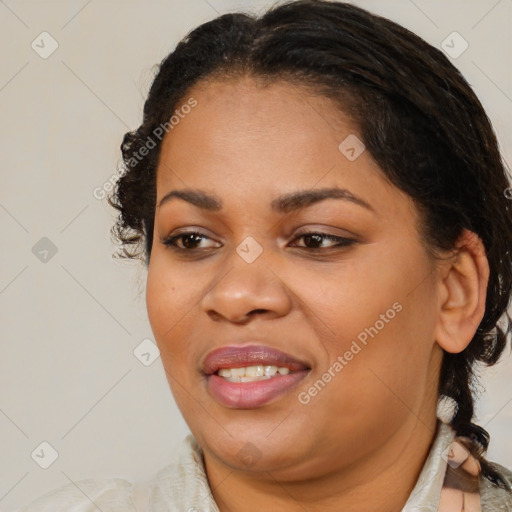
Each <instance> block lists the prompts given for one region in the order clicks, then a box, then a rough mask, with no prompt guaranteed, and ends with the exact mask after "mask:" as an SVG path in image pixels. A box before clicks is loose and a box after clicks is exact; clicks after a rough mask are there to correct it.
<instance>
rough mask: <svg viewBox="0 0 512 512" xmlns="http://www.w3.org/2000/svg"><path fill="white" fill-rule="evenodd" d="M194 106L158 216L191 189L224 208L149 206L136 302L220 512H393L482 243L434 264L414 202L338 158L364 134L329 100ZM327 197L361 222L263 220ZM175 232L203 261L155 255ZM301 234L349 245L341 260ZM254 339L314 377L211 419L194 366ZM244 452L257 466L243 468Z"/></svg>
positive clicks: (160, 175)
mask: <svg viewBox="0 0 512 512" xmlns="http://www.w3.org/2000/svg"><path fill="white" fill-rule="evenodd" d="M188 97H194V98H195V99H196V100H197V102H198V105H197V106H196V107H195V108H194V109H193V110H192V112H191V113H190V114H188V115H187V116H186V117H185V118H184V119H182V120H181V121H180V123H179V124H178V125H177V126H175V127H174V128H173V130H172V131H170V132H169V134H168V135H166V137H165V139H164V141H163V145H162V150H161V155H160V162H159V167H158V170H157V205H158V204H159V202H160V200H161V199H162V198H163V197H164V196H165V195H166V194H167V193H168V192H170V191H171V190H178V189H179V190H183V189H188V188H190V189H201V190H203V191H205V192H207V193H208V194H214V195H215V196H217V197H218V198H219V199H220V200H221V201H222V203H223V206H222V209H220V210H218V211H208V210H203V209H201V208H198V207H197V206H195V205H193V204H191V203H189V202H187V201H184V200H182V199H179V198H175V199H172V200H169V201H167V202H166V203H165V204H163V205H162V206H161V207H157V209H156V214H155V225H154V243H153V247H152V254H151V259H150V263H149V268H148V277H147V292H146V300H147V309H148V315H149V320H150V323H151V327H152V330H153V333H154V335H155V339H156V342H157V344H158V346H159V349H160V351H161V357H162V362H163V365H164V368H165V371H166V375H167V379H168V381H169V384H170V386H171V389H172V392H173V395H174V397H175V399H176V402H177V404H178V406H179V408H180V410H181V412H182V414H183V417H184V418H185V420H186V422H187V424H188V425H189V427H190V430H191V432H192V434H193V435H194V437H195V439H196V440H197V441H198V443H199V445H200V446H201V447H202V449H203V451H204V462H205V467H206V472H207V476H208V479H209V482H210V487H211V488H212V490H213V495H214V498H215V500H216V502H217V504H218V506H219V509H220V510H221V511H222V512H227V511H245V512H250V511H261V510H266V508H265V507H268V508H267V509H270V508H271V509H275V510H290V511H295V510H297V511H302V510H308V511H320V510H322V511H327V512H328V511H331V510H333V511H334V510H336V511H337V510H345V511H356V510H357V511H359V512H364V511H372V512H373V511H375V510H380V511H383V512H384V511H399V510H401V508H402V507H403V505H404V503H405V502H406V500H407V498H408V496H409V494H410V492H411V491H412V489H413V487H414V485H415V482H416V480H417V477H418V475H419V472H420V471H421V468H422V466H423V463H424V461H425V458H426V456H427V454H428V451H429V449H430V446H431V443H432V440H433V437H434V435H435V430H436V414H435V408H436V402H437V386H438V378H439V370H440V365H441V361H442V354H443V350H442V349H444V350H447V351H450V352H458V351H461V350H463V348H464V347H465V346H466V345H467V344H468V343H469V341H470V340H471V338H472V336H473V334H474V332H475V330H476V328H477V327H478V324H479V322H480V320H481V318H482V316H483V312H484V309H483V308H484V305H485V291H486V286H487V279H488V265H487V259H486V258H485V252H484V251H483V246H482V244H481V242H480V240H479V239H478V238H477V237H476V236H475V235H473V234H472V233H470V232H467V231H466V232H464V233H463V236H461V238H460V240H459V242H458V245H457V251H456V252H454V253H453V254H446V255H444V256H445V257H444V258H443V259H442V260H435V259H433V258H432V257H431V256H430V255H429V252H428V251H427V249H426V248H425V246H424V245H423V243H422V241H421V239H420V235H419V227H418V214H417V210H416V207H415V205H414V203H413V201H412V200H411V198H410V197H409V196H407V195H406V194H405V193H403V192H401V191H400V190H399V189H398V188H396V187H395V186H393V185H392V184H390V183H389V182H388V181H387V180H386V178H385V177H384V175H383V173H382V171H381V170H380V169H379V167H378V165H377V164H376V163H375V161H374V160H373V159H372V157H371V155H370V154H369V152H368V151H364V152H363V153H362V154H361V155H360V156H359V157H358V158H357V159H356V160H354V161H350V160H349V159H347V158H346V157H345V156H344V155H343V154H342V153H341V152H340V151H339V150H338V146H339V144H340V142H342V141H343V140H344V139H345V138H346V137H347V136H348V135H350V134H355V135H356V136H359V138H360V139H361V138H362V137H361V136H360V135H359V132H358V128H357V126H355V124H354V123H353V122H352V121H351V120H350V119H349V118H348V117H347V116H346V115H345V114H343V113H342V112H340V111H339V110H337V109H335V108H334V105H333V104H332V103H331V101H330V100H329V99H327V98H324V97H321V96H318V95H311V93H310V92H308V91H307V90H306V89H305V88H304V87H299V86H297V85H290V84H288V83H281V82H274V83H273V84H271V85H269V86H266V87H264V86H261V84H258V83H257V82H256V81H255V80H254V79H253V78H251V77H242V78H238V79H236V80H231V81H227V80H225V81H220V80H219V79H217V80H216V81H210V82H203V83H200V84H196V86H194V87H193V88H192V89H191V90H190V91H189V94H188V96H187V98H188ZM324 187H340V188H344V189H348V190H349V191H350V192H351V193H352V194H354V195H356V196H358V197H360V198H362V199H363V200H364V201H366V202H367V203H368V204H369V205H371V210H369V209H367V208H364V207H362V206H360V205H359V204H356V203H354V202H351V201H347V200H342V199H332V198H331V199H326V200H323V201H320V202H316V203H314V204H311V205H309V206H308V207H306V208H303V209H301V210H298V211H291V212H288V213H279V212H275V211H273V210H272V209H271V206H270V202H271V200H272V199H274V198H276V197H277V196H279V195H282V194H285V193H291V192H296V191H299V190H310V189H320V188H324ZM179 228H181V229H183V228H187V229H189V230H197V231H200V232H201V233H202V234H204V237H202V238H199V239H198V241H196V242H195V245H192V247H199V248H200V249H195V253H194V252H193V251H191V252H189V253H187V254H184V252H185V251H186V249H184V250H183V251H182V252H177V251H173V250H172V249H171V248H170V247H168V246H166V245H165V244H164V243H163V240H164V239H165V237H168V236H169V235H173V233H176V231H177V230H178V229H179ZM299 230H301V231H302V230H306V231H313V232H316V233H324V234H327V235H337V236H341V237H347V238H351V239H354V240H356V243H354V244H352V245H349V246H346V247H337V248H336V242H333V241H330V240H329V239H326V238H323V239H322V238H320V239H319V240H318V241H316V242H315V240H313V241H312V240H311V239H307V237H298V234H300V233H299ZM249 236H250V237H252V238H254V239H255V240H256V241H257V242H258V244H259V245H260V246H261V248H262V249H263V252H262V253H261V254H260V255H259V257H258V258H257V259H256V260H255V261H254V262H252V263H248V262H247V261H245V260H244V259H242V258H241V257H240V255H239V254H238V253H237V251H236V248H237V247H238V246H239V245H240V244H241V242H242V241H243V240H244V239H245V238H246V237H249ZM185 238H187V237H185ZM188 240H189V241H190V238H188ZM186 241H187V240H184V239H183V238H182V239H180V240H179V241H178V243H179V244H180V247H183V246H184V245H183V244H184V243H185V242H186ZM192 242H193V240H192ZM189 247H190V245H189ZM315 247H320V249H315ZM188 250H189V251H190V249H188ZM191 254H195V256H192V255H191ZM396 302H398V303H400V305H401V306H402V309H401V311H400V312H398V313H396V315H395V317H394V318H393V319H392V320H389V322H387V323H385V326H384V327H383V328H382V329H380V330H379V332H378V334H377V335H375V336H374V337H373V338H370V337H369V338H368V343H367V345H366V346H363V348H362V349H361V351H360V352H359V353H357V355H355V356H354V357H353V359H352V360H351V361H349V362H347V364H346V365H345V366H344V367H343V369H342V371H339V372H338V373H337V374H336V377H335V378H333V379H332V380H331V382H329V383H328V384H327V385H326V386H325V387H324V388H323V389H322V390H321V392H319V393H318V394H317V395H316V396H314V397H313V398H311V401H310V402H309V403H308V404H302V403H300V402H299V400H298V394H299V393H300V392H301V391H307V390H308V389H309V388H310V387H311V386H312V385H313V383H314V382H316V381H317V380H318V379H319V378H320V377H321V376H322V374H323V373H324V372H326V371H327V370H328V369H329V368H330V367H332V365H333V363H334V362H335V361H336V360H337V358H338V356H343V355H344V353H345V352H346V351H347V350H349V348H350V346H351V344H352V342H353V340H355V339H357V335H358V334H359V333H360V332H361V331H363V330H364V329H365V328H368V327H370V326H374V325H375V323H376V321H377V320H379V318H381V317H380V315H381V314H384V313H385V312H386V310H388V309H389V308H391V307H392V305H393V304H394V303H396ZM249 340H254V341H256V342H259V343H262V344H264V345H268V346H270V347H273V348H277V349H279V350H282V351H284V352H287V353H289V354H291V355H292V356H294V357H296V358H298V359H299V360H302V361H306V362H307V363H308V366H309V367H310V368H311V370H310V372H309V374H308V376H307V377H306V378H305V379H304V380H303V381H301V383H300V384H299V385H298V386H297V388H296V389H293V390H292V391H290V392H288V393H287V394H285V395H281V396H280V397H278V398H277V399H275V400H273V401H272V402H271V403H269V404H266V405H264V406H262V407H259V408H253V409H243V410H240V409H234V408H228V407H225V406H223V405H220V404H219V403H218V402H216V401H215V400H214V399H213V398H212V396H211V395H210V394H209V393H208V391H207V389H206V381H205V378H204V376H203V375H202V374H201V372H200V362H201V361H202V360H203V359H204V357H205V356H206V354H207V353H208V352H209V351H211V350H212V349H215V348H218V347H221V346H225V345H229V344H239V345H243V344H244V343H247V342H248V341H249ZM248 442H250V443H251V444H252V446H251V447H250V450H252V452H251V453H255V454H256V456H255V458H254V459H253V462H252V463H251V464H250V465H248V463H247V459H244V458H243V456H242V455H243V454H244V453H246V452H247V450H249V448H248V447H247V445H246V443H248ZM240 450H242V451H241V452H240ZM244 450H245V451H244ZM390 484H391V485H390Z"/></svg>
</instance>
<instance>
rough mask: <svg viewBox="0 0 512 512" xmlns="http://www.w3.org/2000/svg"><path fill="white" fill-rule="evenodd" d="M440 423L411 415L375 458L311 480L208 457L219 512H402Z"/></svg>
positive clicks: (374, 454) (206, 465)
mask: <svg viewBox="0 0 512 512" xmlns="http://www.w3.org/2000/svg"><path fill="white" fill-rule="evenodd" d="M435 432H436V418H435V416H433V417H431V419H430V420H428V421H427V422H425V421H420V420H419V419H418V418H416V417H414V416H412V415H411V421H410V423H406V424H404V425H403V426H402V428H401V429H400V430H397V431H396V432H395V433H394V434H393V436H392V437H391V438H390V439H389V440H388V442H387V443H386V444H385V445H383V446H381V447H380V449H379V450H378V452H374V453H372V455H371V457H369V458H366V459H364V460H360V461H358V462H357V463H356V464H353V465H351V466H350V467H345V468H341V469H339V470H337V471H333V472H331V473H329V474H325V475H322V476H321V477H318V476H315V477H312V478H311V479H309V480H304V479H301V480H300V481H291V482H290V481H280V480H279V476H278V475H277V474H272V472H264V474H261V473H260V474H258V476H253V475H250V474H248V473H247V472H238V471H233V470H232V469H231V468H229V467H227V466H225V465H223V464H221V463H220V462H219V461H217V460H216V459H214V458H213V457H211V456H210V455H209V454H208V453H206V452H205V453H204V460H205V468H206V473H207V477H208V480H209V482H210V488H211V489H212V493H213V497H214V499H215V501H216V503H217V506H218V507H219V510H220V512H240V511H243V512H261V510H289V511H301V512H303V511H304V510H307V511H308V512H317V511H318V512H319V511H322V512H331V511H333V512H334V511H339V510H343V511H344V512H356V511H357V512H374V511H375V510H379V511H381V512H400V511H401V510H402V508H403V506H404V505H405V503H406V501H407V499H408V497H409V495H410V493H411V492H412V490H413V488H414V486H415V483H416V481H417V479H418V477H419V474H420V472H421V469H422V467H423V465H424V463H425V460H426V458H427V456H428V453H429V450H430V447H431V445H432V442H433V439H434V436H435Z"/></svg>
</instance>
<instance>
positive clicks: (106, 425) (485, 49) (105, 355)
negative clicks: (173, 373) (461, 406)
mask: <svg viewBox="0 0 512 512" xmlns="http://www.w3.org/2000/svg"><path fill="white" fill-rule="evenodd" d="M273 3H275V2H273V1H270V0H266V1H264V0H261V1H246V2H242V1H236V0H173V1H166V2H164V1H142V0H125V1H121V0H117V1H106V0H89V1H88V0H80V1H78V0H77V1H46V2H36V1H22V0H17V1H15V0H3V1H2V0H0V37H1V42H2V66H1V70H0V106H1V118H2V119H1V123H0V131H1V132H0V135H1V136H0V145H1V155H2V186H1V187H0V222H1V226H2V235H1V236H2V265H1V267H0V315H1V318H0V328H1V335H2V338H1V339H2V351H1V354H2V357H1V360H0V453H1V455H0V460H1V462H0V464H1V466H0V509H2V510H10V509H13V508H16V507H19V506H21V505H22V504H24V503H26V502H28V501H31V500H32V499H33V498H35V497H37V496H39V495H40V494H42V493H44V492H46V491H48V490H51V489H54V488H55V487H58V486H60V485H63V484H66V483H69V481H73V482H76V481H77V480H80V479H83V478H88V477H122V478H126V479H128V480H131V481H134V480H141V479H146V478H149V477H151V476H152V475H153V474H154V473H155V471H156V470H157V469H160V468H161V467H162V466H164V465H166V464H167V463H168V462H169V461H170V459H171V458H172V457H173V456H174V454H175V453H176V449H177V447H178V446H179V444H180V443H181V440H182V439H183V437H184V436H185V435H186V434H187V432H188V430H187V427H186V425H185V423H184V421H183V419H182V418H181V416H180V413H179V411H178V410H177V408H176V406H175V404H174V401H173V398H172V396H171V393H170V391H169V388H168V384H167V381H166V379H165V375H164V372H163V369H162V366H161V362H160V359H159V358H156V359H155V360H154V362H153V363H152V364H151V365H149V366H145V365H144V364H142V362H141V361H140V360H139V359H137V358H136V357H135V355H134V350H136V348H137V347H138V346H139V344H140V343H141V342H142V341H143V340H145V339H150V340H152V333H151V329H150V326H149V323H148V321H147V316H146V310H145V302H144V280H145V271H144V269H143V268H142V267H141V266H140V265H139V266H138V265H137V264H134V263H126V262H124V263H123V262H119V261H113V259H112V258H111V254H112V252H113V250H114V247H113V246H112V244H111V242H110V236H109V229H110V226H111V223H112V220H113V218H114V212H113V211H112V210H111V209H110V208H109V207H108V206H107V204H106V201H105V200H101V199H97V198H96V197H95V195H96V196H99V195H101V194H100V192H98V188H99V189H102V188H104V187H108V182H109V180H110V179H111V178H112V176H113V175H114V174H115V172H116V168H117V165H118V162H119V159H120V152H119V145H120V143H121V140H122V137H123V135H124V133H125V132H126V131H128V130H132V129H134V128H136V127H137V126H138V124H139V123H140V120H141V113H142V106H143V101H144V97H145V95H146V93H147V90H148V87H149V85H150V83H151V79H152V77H153V73H154V68H153V66H154V65H155V64H157V63H159V62H160V60H161V59H162V58H163V57H164V56H165V55H167V53H168V52H169V51H171V50H172V49H173V47H174V46H175V44H176V43H177V42H178V41H179V40H180V39H181V38H182V37H183V36H185V35H186V33H187V32H188V31H189V30H190V29H192V28H193V27H195V26H197V25H198V24H200V23H202V22H205V21H207V20H209V19H212V18H214V17H216V16H217V15H218V14H221V13H225V12H228V11H232V10H238V9H245V10H253V11H254V10H255V11H261V10H262V9H263V8H264V7H266V6H269V5H271V4H273ZM353 3H356V4H358V5H360V6H362V7H365V8H368V9H370V10H372V11H374V12H376V13H379V14H383V15H384V16H386V17H389V18H391V19H393V20H395V21H398V22H399V23H401V24H402V25H404V26H406V27H407V28H409V29H411V30H413V31H414V32H416V33H418V34H419V35H421V36H422V37H424V38H425V39H426V40H427V41H429V42H430V43H431V44H433V45H434V46H436V47H442V44H443V41H445V40H447V39H446V38H447V37H448V36H450V35H451V34H452V33H453V32H454V31H456V32H458V33H459V34H460V36H461V37H462V38H463V40H462V39H460V38H459V36H455V39H453V37H454V36H453V35H451V36H450V37H451V39H448V40H447V41H448V42H449V44H450V45H451V46H453V47H454V49H453V50H452V51H453V52H455V51H457V52H459V51H461V50H462V49H463V48H464V46H465V43H464V41H466V42H467V44H468V45H469V46H468V48H467V49H466V50H465V51H464V52H463V53H462V54H461V55H460V56H457V57H456V58H455V57H453V56H452V61H453V62H454V64H455V65H456V66H457V67H458V68H459V69H460V70H461V71H462V73H463V74H464V76H465V77H466V78H467V79H468V81H469V82H470V83H471V85H472V86H473V87H474V89H475V91H476V93H477V94H478V95H479V97H480V99H481V101H482V103H483V104H484V107H485V108H486V109H487V112H488V114H489V117H490V118H491V120H492V122H493V124H494V127H495V130H496V132H497V134H498V138H499V140H500V143H501V146H502V150H503V154H504V156H505V159H506V160H507V161H508V162H510V160H511V159H510V156H511V150H512V147H511V142H510V133H511V128H512V126H511V124H512V121H511V120H512V99H511V98H512V66H511V56H512V48H511V46H512V45H511V33H512V30H511V25H512V0H472V1H467V0H437V1H427V0H414V1H413V0H359V1H354V2H353ZM43 32H47V33H48V34H49V35H46V34H43V35H41V33H43ZM41 40H42V41H41ZM52 44H53V45H56V44H58V47H57V49H56V50H55V51H54V52H53V53H52V54H51V55H46V54H45V52H46V53H49V52H50V51H51V49H52ZM31 45H33V46H31ZM43 57H46V58H43ZM105 184H106V185H105ZM461 186H463V184H461ZM95 190H96V194H95V193H94V191H95ZM145 343H150V342H145ZM142 347H143V349H141V351H142V352H145V351H147V350H146V345H143V346H142ZM148 347H150V345H148ZM145 357H146V359H147V358H148V357H149V356H145ZM484 375H485V377H484V379H483V381H482V384H483V388H485V389H486V390H487V391H486V392H485V393H484V394H483V396H482V400H481V402H480V404H479V408H478V417H479V418H478V419H479V422H480V424H481V425H482V426H484V425H485V427H486V428H487V429H488V430H489V432H490V433H491V436H492V441H491V448H490V451H489V458H490V459H491V460H496V461H498V462H501V463H502V464H505V465H507V466H509V467H512V443H510V434H511V426H512V404H511V401H512V390H511V387H510V378H511V376H512V358H510V357H508V358H507V360H506V361H504V362H503V363H500V364H499V365H498V366H497V367H495V368H493V369H490V370H487V371H486V372H485V374H484ZM483 388H482V389H483ZM42 442H46V443H49V444H50V445H51V447H53V449H54V450H55V452H56V453H58V458H57V459H56V460H55V461H54V462H53V464H51V465H50V466H49V467H48V468H47V469H43V468H42V467H41V465H45V464H48V463H49V462H50V461H51V460H50V459H51V454H52V449H50V448H48V446H47V445H41V443H42ZM31 454H32V455H31ZM38 454H39V457H38Z"/></svg>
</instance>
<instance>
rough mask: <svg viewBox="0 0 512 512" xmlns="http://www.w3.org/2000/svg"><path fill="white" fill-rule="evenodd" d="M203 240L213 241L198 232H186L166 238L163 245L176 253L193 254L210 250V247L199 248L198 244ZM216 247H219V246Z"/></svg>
mask: <svg viewBox="0 0 512 512" xmlns="http://www.w3.org/2000/svg"><path fill="white" fill-rule="evenodd" d="M202 239H204V240H211V238H209V237H207V236H206V235H205V234H203V233H199V232H198V231H185V232H182V233H179V234H177V235H174V236H170V237H167V238H164V239H163V240H162V243H163V244H164V245H166V246H167V247H169V248H170V249H172V250H175V251H182V252H192V251H195V250H198V249H208V247H197V244H198V243H200V242H201V240H202ZM180 243H181V244H180ZM214 247H215V246H214ZM216 247H219V246H218V245H217V246H216Z"/></svg>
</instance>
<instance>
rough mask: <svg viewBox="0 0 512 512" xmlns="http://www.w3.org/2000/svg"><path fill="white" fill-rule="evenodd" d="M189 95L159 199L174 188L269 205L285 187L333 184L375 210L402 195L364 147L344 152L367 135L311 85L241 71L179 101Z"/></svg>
mask: <svg viewBox="0 0 512 512" xmlns="http://www.w3.org/2000/svg"><path fill="white" fill-rule="evenodd" d="M190 98H193V99H194V100H195V101H196V102H197V106H195V107H194V108H193V109H192V110H191V111H190V113H188V114H186V115H184V116H183V117H182V118H181V119H180V121H179V123H178V124H177V125H176V126H174V127H173V129H172V130H171V131H170V132H169V133H168V134H167V135H166V136H165V138H164V141H163V144H162V148H161V155H160V162H159V167H158V170H157V202H158V201H159V200H160V199H161V198H162V197H163V196H164V195H165V194H166V193H168V191H169V190H170V189H173V188H179V189H183V188H194V189H203V190H207V191H208V190H209V191H212V192H213V191H215V195H218V196H221V197H222V196H226V197H231V198H232V200H233V201H235V200H237V199H239V200H242V198H244V199H246V198H248V197H256V196H260V197H263V196H265V198H266V201H267V202H268V203H270V202H271V200H272V198H273V197H277V196H278V195H282V194H283V193H285V192H292V191H296V190H299V189H300V190H304V189H311V188H314V187H322V188H323V187H332V186H338V187H343V188H348V189H350V190H351V191H352V192H353V193H354V194H357V195H365V196H366V197H367V198H368V199H370V200H371V201H372V202H373V203H374V206H376V207H377V208H379V203H385V202H386V201H387V202H389V199H390V197H389V195H391V196H396V197H394V199H393V201H394V200H396V199H397V198H400V199H402V200H403V194H401V192H400V191H399V190H398V189H397V188H396V187H394V186H393V185H391V184H390V183H389V182H388V181H387V180H386V179H385V178H384V176H383V174H382V172H381V171H380V169H379V168H378V166H377V164H376V163H375V161H374V160H373V159H372V158H371V156H370V155H369V153H368V152H367V151H363V152H362V153H361V154H360V156H358V157H357V158H356V159H353V160H352V159H349V158H347V154H346V153H344V152H343V151H342V150H343V148H344V142H345V141H346V140H349V141H357V140H360V139H361V138H362V137H361V135H360V134H359V132H358V127H357V126H356V125H355V124H354V123H353V122H352V120H351V119H350V118H349V117H348V116H347V115H346V114H345V113H343V112H342V111H341V110H340V109H339V108H337V107H336V105H335V103H334V102H333V101H332V100H331V99H329V98H326V97H324V96H321V95H319V94H318V95H314V94H312V91H311V89H310V88H306V87H301V86H298V85H295V84H291V83H287V82H276V83H271V84H265V85H262V84H260V83H258V82H256V81H255V80H254V79H252V78H250V77H243V78H240V79H237V80H216V81H213V82H203V83H200V84H198V85H197V86H195V87H193V88H192V89H191V90H190V91H189V93H188V94H187V96H186V97H185V99H184V100H183V103H182V104H185V102H187V101H188V100H189V99H190ZM179 107H180V106H179V105H177V106H176V108H177V109H179ZM356 143H357V142H356ZM340 144H341V149H340ZM352 145H353V144H352ZM345 146H346V144H345ZM363 148H364V146H363ZM345 149H346V148H345ZM360 149H361V148H358V147H356V150H357V151H358V152H359V151H360ZM348 156H350V155H348ZM387 196H388V197H387ZM368 202H370V201H368Z"/></svg>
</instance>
